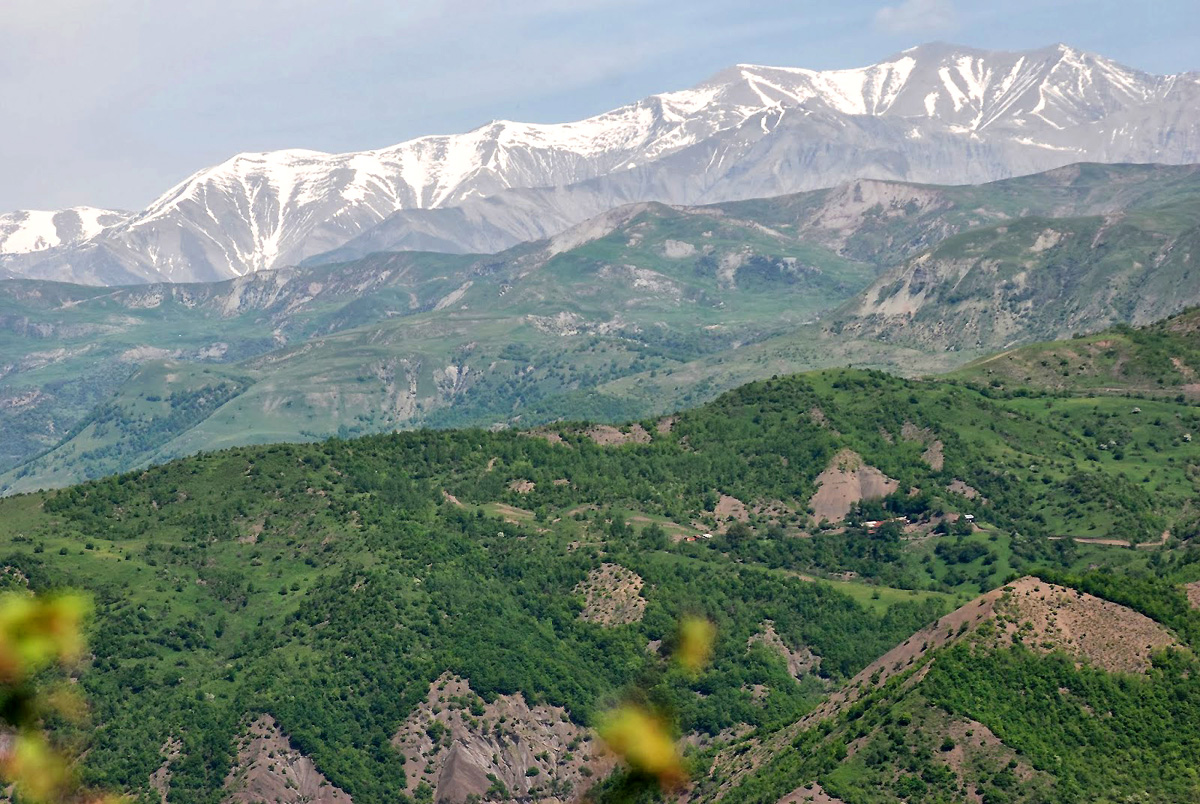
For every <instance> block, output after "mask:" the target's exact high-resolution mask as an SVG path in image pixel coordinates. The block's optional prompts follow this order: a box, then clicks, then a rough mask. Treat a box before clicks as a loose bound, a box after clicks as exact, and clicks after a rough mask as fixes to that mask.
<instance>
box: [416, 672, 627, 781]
mask: <svg viewBox="0 0 1200 804" xmlns="http://www.w3.org/2000/svg"><path fill="white" fill-rule="evenodd" d="M392 744H393V745H394V746H395V747H396V749H397V750H398V751H400V753H401V754H403V756H404V761H405V767H404V770H405V773H406V774H407V776H408V792H409V794H410V795H411V794H416V792H417V790H418V788H419V787H421V786H422V785H428V786H429V787H430V788H432V794H433V800H434V801H436V802H447V804H450V803H451V802H453V804H459V802H465V801H467V800H468V799H469V798H470V797H473V796H478V797H480V798H488V799H491V800H514V799H520V800H529V799H531V798H538V799H541V800H544V801H549V802H567V801H577V800H579V799H580V798H581V797H582V796H583V794H584V793H585V792H586V791H587V789H588V788H589V787H590V786H591V783H592V780H593V779H600V778H603V777H604V776H605V775H606V774H607V773H608V772H609V771H610V770H611V769H612V767H613V760H612V759H611V758H609V757H607V756H601V755H597V754H595V753H594V752H593V745H592V739H591V735H590V734H589V733H588V732H587V731H586V730H584V729H583V728H581V727H579V726H577V725H575V724H574V723H572V722H571V721H570V719H569V718H568V717H567V712H566V710H564V709H562V708H561V707H556V706H547V705H539V706H533V707H530V706H529V705H528V703H526V701H525V699H524V698H523V697H522V696H521V695H519V694H518V695H501V696H498V697H497V698H496V700H494V701H492V702H491V703H487V704H485V703H484V702H483V700H482V699H480V698H479V697H478V696H477V695H476V694H475V693H474V692H472V691H471V688H470V686H469V685H468V683H467V682H466V681H464V680H463V679H460V678H456V677H453V676H450V675H449V674H447V675H444V676H442V677H441V678H439V679H438V680H437V681H435V682H434V683H433V684H431V685H430V687H429V694H428V696H427V697H426V700H425V701H424V702H423V703H422V704H421V705H419V706H418V707H417V708H416V710H415V711H414V712H413V713H412V714H411V715H409V717H408V719H407V720H406V721H405V722H404V725H403V726H401V727H400V730H399V731H398V732H397V733H396V735H395V736H394V737H393V738H392Z"/></svg>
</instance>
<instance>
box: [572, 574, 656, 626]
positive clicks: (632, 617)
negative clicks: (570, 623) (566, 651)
mask: <svg viewBox="0 0 1200 804" xmlns="http://www.w3.org/2000/svg"><path fill="white" fill-rule="evenodd" d="M644 584H645V581H643V580H642V578H641V576H639V575H638V574H637V573H635V572H633V571H632V570H628V569H626V568H625V567H622V566H621V565H620V564H601V565H600V566H599V567H597V568H596V569H594V570H592V571H591V572H589V573H588V576H587V579H586V580H584V581H581V582H580V583H579V585H578V586H576V587H575V594H582V595H583V597H584V604H583V611H581V612H580V613H579V618H580V619H581V620H584V621H585V622H589V623H598V624H600V625H627V624H629V623H635V622H637V621H638V620H640V619H642V614H643V613H644V612H645V610H646V599H645V598H644V597H642V596H641V594H640V593H641V591H642V586H643V585H644Z"/></svg>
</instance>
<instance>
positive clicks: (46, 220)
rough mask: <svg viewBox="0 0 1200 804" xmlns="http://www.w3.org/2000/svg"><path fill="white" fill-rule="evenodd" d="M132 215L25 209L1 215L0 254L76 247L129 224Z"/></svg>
mask: <svg viewBox="0 0 1200 804" xmlns="http://www.w3.org/2000/svg"><path fill="white" fill-rule="evenodd" d="M130 217H131V213H128V212H117V211H116V210H111V209H97V208H96V207H72V208H71V209H61V210H43V209H23V210H19V211H17V212H7V213H3V214H0V254H25V253H27V252H32V251H44V250H46V249H51V248H56V247H58V246H73V245H75V244H77V243H82V242H83V241H85V240H87V239H89V238H92V237H95V236H96V235H98V234H100V233H101V232H103V231H104V230H105V229H108V228H111V227H113V226H116V225H117V224H118V223H121V222H122V221H125V220H128V219H129V218H130Z"/></svg>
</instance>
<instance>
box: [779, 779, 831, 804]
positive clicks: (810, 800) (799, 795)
mask: <svg viewBox="0 0 1200 804" xmlns="http://www.w3.org/2000/svg"><path fill="white" fill-rule="evenodd" d="M777 804H844V802H843V801H842V800H841V799H840V798H836V797H835V796H831V795H829V794H828V793H826V792H825V791H824V790H822V789H821V785H819V784H817V783H816V782H813V783H812V784H809V785H806V786H805V787H797V788H796V789H795V790H793V791H792V792H790V793H788V794H787V795H786V796H784V797H783V798H781V799H779V801H778V803H777Z"/></svg>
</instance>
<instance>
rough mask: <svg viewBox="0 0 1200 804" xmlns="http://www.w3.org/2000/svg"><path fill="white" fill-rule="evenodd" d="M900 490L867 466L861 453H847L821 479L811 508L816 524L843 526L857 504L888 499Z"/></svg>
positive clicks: (818, 477) (821, 475)
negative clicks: (837, 523) (828, 523)
mask: <svg viewBox="0 0 1200 804" xmlns="http://www.w3.org/2000/svg"><path fill="white" fill-rule="evenodd" d="M899 487H900V484H899V483H898V482H897V481H895V480H892V479H891V478H890V477H888V476H887V475H885V474H884V473H883V472H881V471H879V470H878V469H876V468H875V467H874V466H869V465H867V464H865V463H863V459H862V457H861V456H859V455H858V454H857V453H855V452H853V451H852V450H848V449H845V450H842V451H841V452H839V453H838V454H837V455H835V456H834V457H833V460H832V461H830V462H829V467H828V468H827V469H826V470H825V471H824V472H822V473H821V474H819V475H817V491H816V493H815V494H813V496H812V499H811V500H810V501H809V507H810V508H812V512H813V514H812V515H813V519H814V520H815V521H816V522H820V521H821V520H826V521H829V522H841V521H842V520H843V519H845V518H846V514H848V513H850V509H851V507H853V506H854V504H855V503H858V502H862V501H863V500H877V499H879V498H881V497H886V496H887V495H889V494H891V493H892V492H893V491H895V490H896V489H898V488H899Z"/></svg>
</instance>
